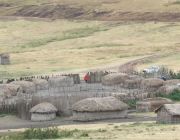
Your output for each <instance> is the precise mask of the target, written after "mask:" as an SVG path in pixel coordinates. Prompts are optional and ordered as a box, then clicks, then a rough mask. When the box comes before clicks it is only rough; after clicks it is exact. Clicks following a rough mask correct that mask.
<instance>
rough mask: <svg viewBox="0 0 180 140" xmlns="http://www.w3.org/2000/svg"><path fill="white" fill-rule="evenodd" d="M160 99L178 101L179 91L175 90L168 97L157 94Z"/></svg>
mask: <svg viewBox="0 0 180 140" xmlns="http://www.w3.org/2000/svg"><path fill="white" fill-rule="evenodd" d="M159 96H160V97H164V98H168V99H171V100H174V101H180V90H178V89H175V90H174V91H173V92H172V93H171V94H169V95H164V94H159Z"/></svg>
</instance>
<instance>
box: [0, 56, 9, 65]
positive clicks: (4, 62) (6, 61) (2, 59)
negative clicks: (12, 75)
mask: <svg viewBox="0 0 180 140" xmlns="http://www.w3.org/2000/svg"><path fill="white" fill-rule="evenodd" d="M0 64H1V65H8V64H10V56H9V54H0Z"/></svg>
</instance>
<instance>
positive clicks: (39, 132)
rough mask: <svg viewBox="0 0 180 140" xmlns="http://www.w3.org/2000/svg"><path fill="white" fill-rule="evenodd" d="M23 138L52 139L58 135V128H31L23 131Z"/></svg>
mask: <svg viewBox="0 0 180 140" xmlns="http://www.w3.org/2000/svg"><path fill="white" fill-rule="evenodd" d="M23 136H24V138H25V139H53V138H58V137H59V130H58V129H57V128H56V127H54V128H32V129H27V130H25V131H24V132H23Z"/></svg>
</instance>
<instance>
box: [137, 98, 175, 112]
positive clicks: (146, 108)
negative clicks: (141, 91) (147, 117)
mask: <svg viewBox="0 0 180 140" xmlns="http://www.w3.org/2000/svg"><path fill="white" fill-rule="evenodd" d="M171 103H173V102H172V101H171V100H170V99H166V98H161V97H157V98H147V99H144V100H143V101H138V102H137V103H136V111H137V112H152V111H154V110H156V109H157V108H159V107H160V106H162V105H163V104H171Z"/></svg>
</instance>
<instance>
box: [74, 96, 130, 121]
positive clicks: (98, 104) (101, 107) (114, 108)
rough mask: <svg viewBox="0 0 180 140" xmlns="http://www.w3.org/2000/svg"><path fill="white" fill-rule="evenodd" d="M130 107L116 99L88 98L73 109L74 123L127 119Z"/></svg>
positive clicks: (76, 104)
mask: <svg viewBox="0 0 180 140" xmlns="http://www.w3.org/2000/svg"><path fill="white" fill-rule="evenodd" d="M127 109H128V106H127V105H126V104H125V103H123V102H121V101H119V100H118V99H116V98H115V97H103V98H87V99H83V100H81V101H79V102H77V103H75V104H74V105H73V107H72V110H73V120H74V121H93V120H101V119H114V118H125V117H127Z"/></svg>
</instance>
